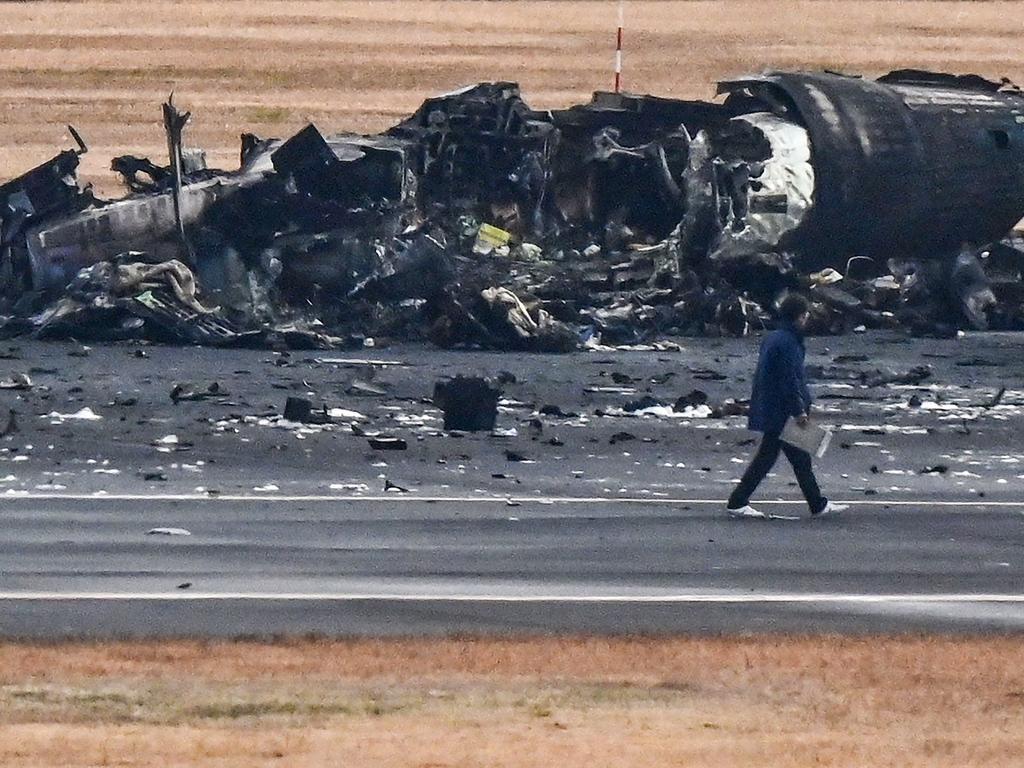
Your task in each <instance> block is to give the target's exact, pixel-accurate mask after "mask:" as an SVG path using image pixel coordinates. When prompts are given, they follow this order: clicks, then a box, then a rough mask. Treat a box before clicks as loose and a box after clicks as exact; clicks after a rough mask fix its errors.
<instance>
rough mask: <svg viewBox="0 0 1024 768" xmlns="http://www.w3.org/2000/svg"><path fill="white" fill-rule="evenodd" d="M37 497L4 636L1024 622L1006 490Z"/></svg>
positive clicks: (1016, 510)
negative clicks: (835, 496)
mask: <svg viewBox="0 0 1024 768" xmlns="http://www.w3.org/2000/svg"><path fill="white" fill-rule="evenodd" d="M39 496H41V497H42V498H36V497H31V496H28V497H20V498H9V499H4V500H3V516H2V518H3V527H2V532H0V635H3V636H6V637H34V638H47V639H53V638H63V637H122V636H138V637H168V636H182V635H203V636H241V635H276V634H296V633H323V634H329V635H359V634H373V635H408V634H425V635H442V634H453V633H476V632H482V633H520V634H522V633H549V632H588V633H589V632H599V633H612V634H621V633H667V632H690V633H744V632H752V633H759V632H819V631H826V632H841V633H852V634H859V633H872V632H916V631H942V632H954V633H981V632H1018V631H1020V630H1022V629H1024V592H1022V590H1021V585H1022V584H1024V558H1022V556H1021V555H1022V553H1024V503H1017V502H1015V501H1008V500H1004V501H1002V502H1000V503H996V502H973V503H967V504H956V503H947V504H943V503H941V502H940V501H937V500H933V501H921V502H914V501H912V500H904V502H903V503H902V504H900V505H896V506H893V505H892V503H891V502H888V503H886V504H882V503H878V504H871V503H870V502H863V501H861V502H859V503H858V504H857V505H856V506H855V507H854V508H853V509H851V510H850V511H849V512H847V513H844V514H843V515H842V516H839V517H835V518H825V519H820V520H811V519H808V518H807V517H805V516H803V515H805V512H804V510H803V509H802V508H801V507H802V505H801V504H799V503H797V502H785V501H778V502H776V503H768V504H765V505H764V506H765V507H766V508H770V509H771V510H772V511H773V512H777V513H779V514H790V515H801V516H802V517H801V518H800V519H798V520H795V521H788V520H780V521H774V522H764V521H757V520H749V521H735V520H729V519H727V518H726V517H725V516H724V513H723V510H722V507H721V504H720V503H719V502H718V501H717V500H714V499H690V500H681V499H679V500H673V499H658V500H649V499H648V500H644V499H637V498H626V499H616V500H614V501H609V500H607V499H598V498H594V499H590V498H586V497H577V498H565V497H563V498H561V499H555V498H543V499H536V498H534V499H516V498H510V499H508V500H503V499H494V498H482V499H475V498H472V497H455V496H448V497H436V498H409V497H407V496H401V497H390V496H383V495H382V496H377V497H361V498H355V497H339V498H336V499H335V498H331V497H329V496H312V495H311V496H305V497H302V496H285V495H276V496H269V497H259V498H257V497H251V496H250V497H247V496H242V495H240V496H237V497H228V498H204V497H202V496H196V497H195V498H190V497H188V496H187V494H181V495H176V496H172V495H170V494H169V496H172V498H170V499H168V498H161V497H160V496H157V495H151V494H128V493H124V494H121V495H117V494H114V495H112V496H110V497H106V498H101V497H85V496H82V497H71V498H63V499H54V498H46V494H39ZM154 528H179V529H183V530H186V531H188V533H189V534H190V535H182V534H180V533H179V534H177V535H168V534H153V533H148V532H149V531H151V530H152V529H154ZM186 584H187V585H188V586H187V587H185V586H184V585H186Z"/></svg>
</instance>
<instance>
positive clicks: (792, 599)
mask: <svg viewBox="0 0 1024 768" xmlns="http://www.w3.org/2000/svg"><path fill="white" fill-rule="evenodd" d="M220 600H225V601H226V600H236V601H280V602H425V603H666V604H668V603H719V604H744V603H745V604H751V603H754V604H766V603H798V604H807V603H825V604H868V605H878V604H889V605H894V604H908V603H925V604H958V603H960V604H962V603H1003V604H1006V603H1009V604H1024V594H1012V593H994V594H970V593H965V594H955V593H953V594H906V593H904V594H827V593H823V594H818V593H794V594H784V593H783V594H744V595H708V594H699V593H694V594H665V595H544V594H541V595H487V594H431V593H428V594H409V593H380V594H373V593H331V592H323V593H317V592H280V593H273V592H269V593H261V592H189V593H167V592H138V593H130V592H0V602H4V601H7V602H79V601H94V602H104V601H107V602H128V601H161V602H195V601H220Z"/></svg>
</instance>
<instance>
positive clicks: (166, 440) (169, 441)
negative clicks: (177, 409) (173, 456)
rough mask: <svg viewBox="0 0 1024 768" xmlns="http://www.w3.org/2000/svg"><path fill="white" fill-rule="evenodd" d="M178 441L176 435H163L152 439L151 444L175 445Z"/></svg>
mask: <svg viewBox="0 0 1024 768" xmlns="http://www.w3.org/2000/svg"><path fill="white" fill-rule="evenodd" d="M178 442H179V441H178V436H177V435H165V436H164V437H161V438H159V439H157V440H154V441H153V445H177V444H178Z"/></svg>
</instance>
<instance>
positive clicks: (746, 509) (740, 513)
mask: <svg viewBox="0 0 1024 768" xmlns="http://www.w3.org/2000/svg"><path fill="white" fill-rule="evenodd" d="M725 511H726V514H728V515H729V517H734V518H737V519H738V518H741V517H751V518H755V519H757V520H767V519H768V515H766V514H765V513H764V512H760V511H758V510H756V509H754V508H753V507H752V506H750V505H749V504H747V505H745V506H742V507H737V508H736V509H732V508H731V507H726V508H725Z"/></svg>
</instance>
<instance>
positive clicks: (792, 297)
mask: <svg viewBox="0 0 1024 768" xmlns="http://www.w3.org/2000/svg"><path fill="white" fill-rule="evenodd" d="M810 311H811V304H810V302H809V301H807V299H805V298H804V297H803V296H801V295H800V294H799V293H790V294H788V295H787V296H786V298H784V299H783V300H782V303H781V304H779V317H781V318H782V319H783V320H785V321H786V322H787V323H795V322H796V321H797V320H798V319H799V318H800V316H801V315H803V314H806V313H807V312H810Z"/></svg>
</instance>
